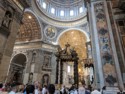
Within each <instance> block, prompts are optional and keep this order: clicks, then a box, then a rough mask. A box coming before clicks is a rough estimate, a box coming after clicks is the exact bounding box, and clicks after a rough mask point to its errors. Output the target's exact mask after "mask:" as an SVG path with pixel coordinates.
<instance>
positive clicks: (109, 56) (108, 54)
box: [94, 2, 118, 86]
mask: <svg viewBox="0 0 125 94" xmlns="http://www.w3.org/2000/svg"><path fill="white" fill-rule="evenodd" d="M104 7H105V6H104V2H100V3H96V4H95V5H94V8H95V16H96V25H97V31H98V37H99V43H100V52H101V60H102V65H103V72H104V78H105V84H106V86H118V82H117V77H116V69H115V63H114V58H113V53H112V48H111V43H110V36H109V30H108V25H107V19H106V13H105V9H104Z"/></svg>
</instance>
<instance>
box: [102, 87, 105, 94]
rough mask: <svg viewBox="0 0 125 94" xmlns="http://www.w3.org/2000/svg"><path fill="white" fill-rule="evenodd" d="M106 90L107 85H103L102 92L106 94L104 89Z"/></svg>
mask: <svg viewBox="0 0 125 94" xmlns="http://www.w3.org/2000/svg"><path fill="white" fill-rule="evenodd" d="M105 90H106V86H103V88H102V91H101V92H102V94H104V91H105Z"/></svg>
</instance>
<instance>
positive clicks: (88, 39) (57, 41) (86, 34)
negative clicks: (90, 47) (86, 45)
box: [55, 28, 90, 44]
mask: <svg viewBox="0 0 125 94" xmlns="http://www.w3.org/2000/svg"><path fill="white" fill-rule="evenodd" d="M70 30H79V31H80V32H82V33H84V34H85V36H86V39H87V42H88V41H90V38H89V35H88V33H87V32H86V31H84V30H82V29H79V28H70V29H66V30H64V31H62V32H61V33H60V35H59V36H58V37H57V40H56V43H55V44H58V43H59V38H60V37H61V36H62V35H63V34H64V33H65V32H68V31H70Z"/></svg>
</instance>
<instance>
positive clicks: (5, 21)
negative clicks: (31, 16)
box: [2, 11, 12, 28]
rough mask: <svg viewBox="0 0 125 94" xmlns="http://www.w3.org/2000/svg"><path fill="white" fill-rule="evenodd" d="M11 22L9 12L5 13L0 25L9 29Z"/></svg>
mask: <svg viewBox="0 0 125 94" xmlns="http://www.w3.org/2000/svg"><path fill="white" fill-rule="evenodd" d="M11 21H12V14H11V13H10V12H9V11H7V12H6V13H5V16H4V18H3V21H2V25H3V26H5V27H7V28H9V26H10V22H11Z"/></svg>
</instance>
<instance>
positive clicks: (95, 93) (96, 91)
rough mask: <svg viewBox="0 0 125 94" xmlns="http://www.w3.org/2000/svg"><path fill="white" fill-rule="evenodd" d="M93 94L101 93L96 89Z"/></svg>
mask: <svg viewBox="0 0 125 94" xmlns="http://www.w3.org/2000/svg"><path fill="white" fill-rule="evenodd" d="M91 94H101V92H100V91H99V90H97V89H96V88H95V89H94V90H93V91H92V92H91Z"/></svg>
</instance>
